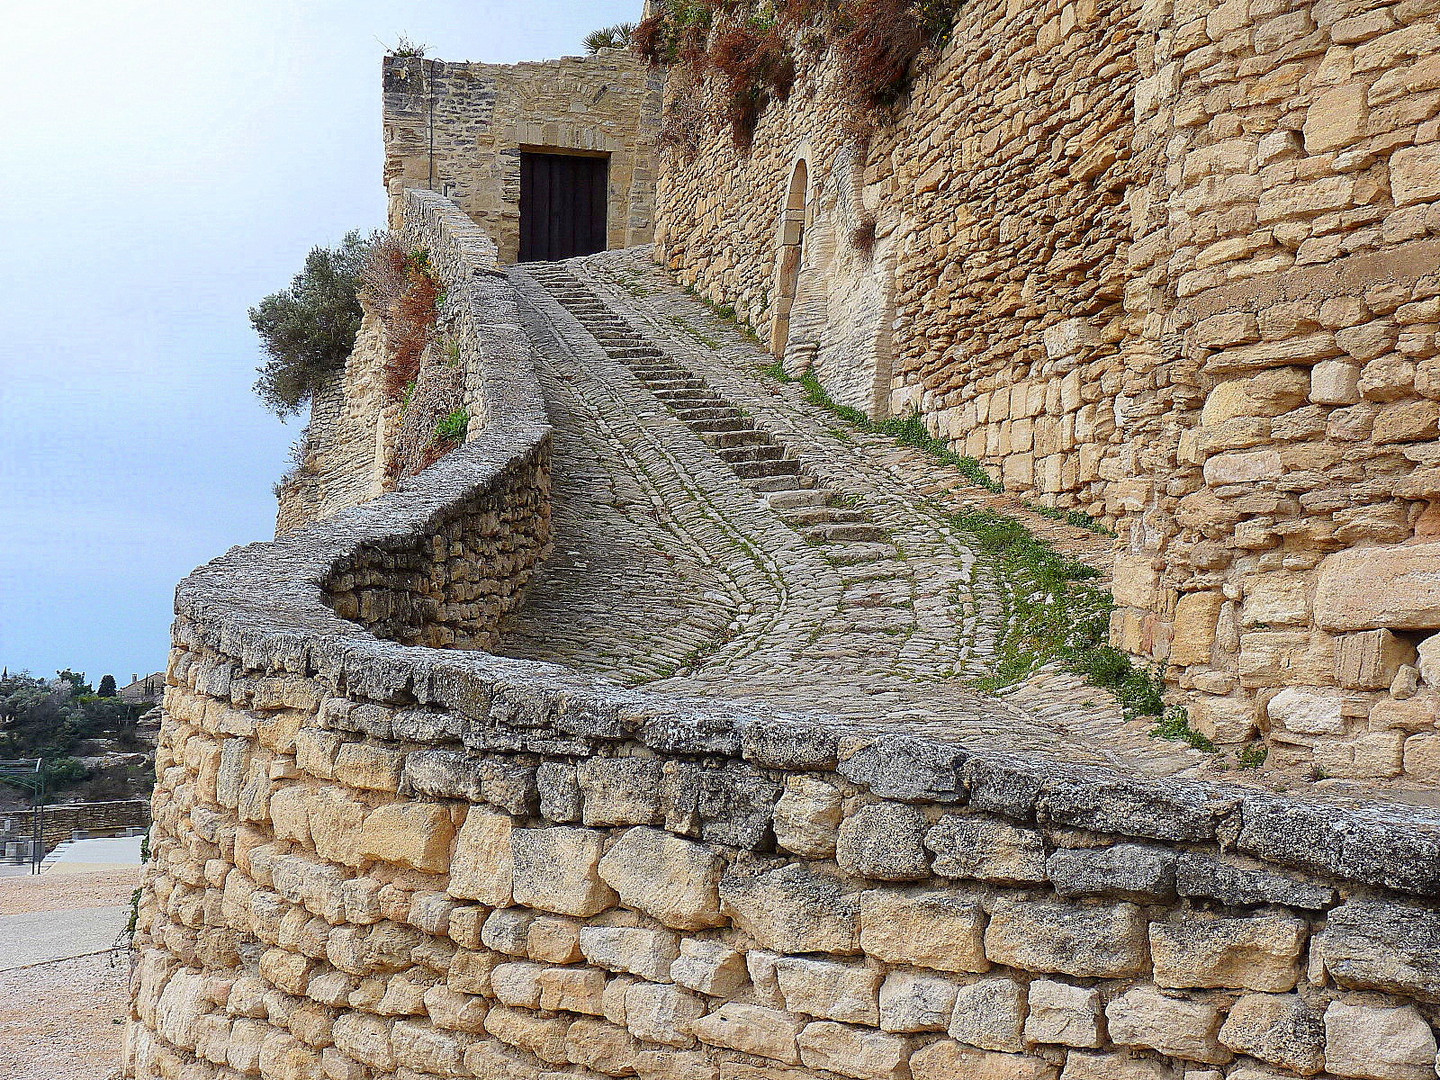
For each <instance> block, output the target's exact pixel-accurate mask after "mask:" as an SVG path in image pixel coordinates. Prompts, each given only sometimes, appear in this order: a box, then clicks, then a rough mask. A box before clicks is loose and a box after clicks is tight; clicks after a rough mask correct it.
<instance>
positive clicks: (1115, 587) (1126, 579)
mask: <svg viewBox="0 0 1440 1080" xmlns="http://www.w3.org/2000/svg"><path fill="white" fill-rule="evenodd" d="M1159 587H1160V572H1159V571H1158V570H1156V569H1155V560H1154V559H1153V558H1152V557H1151V556H1149V555H1126V554H1121V555H1116V556H1115V569H1114V576H1113V578H1112V581H1111V586H1110V591H1111V593H1112V594H1113V595H1114V597H1115V603H1116V604H1117V605H1118V606H1120V607H1133V608H1144V609H1147V610H1152V611H1153V610H1155V608H1156V605H1157V603H1158V601H1159Z"/></svg>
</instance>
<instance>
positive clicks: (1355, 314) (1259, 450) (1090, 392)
mask: <svg viewBox="0 0 1440 1080" xmlns="http://www.w3.org/2000/svg"><path fill="white" fill-rule="evenodd" d="M1437 50H1440V13H1437V12H1436V11H1435V10H1434V6H1433V4H1429V3H1410V2H1401V3H1394V4H1381V3H1368V2H1359V0H1340V2H1335V3H1332V2H1330V0H1296V2H1279V3H1272V2H1269V0H1194V2H1189V0H1146V2H1143V3H1130V2H1128V0H1103V2H1100V3H1095V2H1089V3H1086V2H1062V0H1043V2H1037V3H1028V4H1023V5H1020V4H1013V3H1011V4H1007V3H1002V2H1000V0H979V2H973V3H966V4H965V5H963V6H962V7H961V10H960V15H959V18H958V21H957V24H956V27H955V31H954V33H953V35H952V38H951V41H950V43H949V45H948V46H947V47H946V49H945V51H944V55H943V56H942V57H941V58H940V60H939V62H938V63H937V64H936V65H935V66H934V68H933V69H932V70H930V71H928V72H927V73H925V74H924V75H923V76H922V77H921V78H919V79H918V80H917V82H916V85H915V87H914V90H913V92H912V94H911V95H910V96H909V97H908V98H907V99H906V101H905V103H904V106H903V108H902V109H901V110H900V111H899V113H898V114H897V116H896V117H895V118H894V120H893V122H886V123H883V124H881V125H880V126H879V127H878V128H877V129H876V130H875V131H874V132H873V134H871V135H869V136H867V137H864V138H862V137H860V136H857V135H856V134H855V133H854V130H853V125H850V124H847V123H846V119H845V116H844V114H843V110H842V108H841V106H840V104H839V100H838V99H839V95H838V94H837V93H836V92H835V89H834V86H835V83H836V81H837V79H838V74H839V73H838V71H837V67H836V65H837V64H838V63H840V61H837V60H835V59H834V58H833V57H832V58H828V59H825V60H822V61H820V62H818V63H814V64H811V63H809V62H808V61H807V64H808V66H806V67H805V69H804V70H803V71H802V77H801V82H800V85H799V87H797V90H796V92H795V93H794V94H793V95H792V97H791V98H790V100H789V102H788V103H787V104H785V105H779V104H775V105H772V106H771V107H770V108H769V109H768V110H767V111H766V113H765V115H764V116H763V117H762V119H761V121H760V124H759V127H758V129H757V131H756V136H755V142H754V147H753V149H752V150H751V151H749V152H741V151H738V150H737V149H736V148H735V147H734V146H733V145H731V141H730V135H729V132H728V131H727V130H721V129H719V128H717V127H715V126H714V125H711V126H709V127H706V126H704V125H701V127H700V138H699V143H698V147H697V149H696V152H695V153H694V154H693V155H686V154H685V153H683V152H680V151H671V152H669V153H668V154H667V156H666V157H665V159H664V163H663V166H662V170H661V183H660V186H659V189H658V190H659V195H658V202H657V207H658V209H657V241H658V242H657V254H658V256H659V257H660V258H662V259H663V260H665V261H666V262H667V263H668V265H669V266H670V267H671V268H672V269H674V270H675V271H676V272H677V273H678V274H679V275H680V277H681V278H682V280H684V281H685V282H687V283H691V284H694V285H695V286H696V287H697V288H698V289H699V290H700V291H701V292H702V293H703V294H704V295H705V296H706V297H708V298H709V299H710V300H712V301H714V302H718V303H724V304H730V305H733V306H734V307H735V308H736V310H737V312H738V313H739V315H740V316H741V318H743V319H744V320H745V321H747V322H749V323H750V324H751V325H753V326H755V327H756V328H758V329H759V330H760V331H761V333H762V335H766V334H770V335H772V336H773V337H774V340H775V345H776V348H777V351H779V352H780V353H781V354H783V355H784V357H785V362H786V366H787V368H788V369H789V370H790V371H791V372H792V374H793V373H796V372H798V371H800V370H802V369H803V368H805V367H806V366H807V365H809V366H812V367H813V370H814V371H815V372H816V374H817V375H818V376H819V378H820V380H821V381H822V382H823V383H824V384H825V385H826V386H827V388H829V389H830V391H831V393H832V396H834V397H835V398H836V399H837V400H839V401H841V402H842V403H843V404H848V405H852V406H855V407H858V408H863V409H865V410H867V411H869V412H872V413H885V412H887V411H888V412H890V413H893V414H899V413H902V412H904V411H905V410H907V409H911V408H914V409H916V410H918V411H919V413H920V414H921V415H922V416H923V417H924V418H925V421H926V423H927V425H928V426H929V428H930V430H931V432H932V433H933V434H935V435H937V436H939V437H940V438H942V439H944V440H945V441H946V442H947V443H948V445H949V446H950V447H951V448H952V449H954V450H955V451H957V452H960V453H964V454H969V455H972V456H974V457H976V458H978V459H979V460H981V461H982V462H984V463H985V464H986V465H987V466H988V467H989V468H990V470H991V472H992V473H993V474H994V475H996V476H997V477H999V478H1001V479H1003V481H1004V484H1005V486H1006V488H1007V489H1008V490H1011V491H1014V492H1017V493H1021V494H1024V495H1029V496H1032V497H1035V498H1038V499H1039V500H1040V501H1042V502H1044V503H1046V504H1049V505H1054V506H1059V507H1066V508H1078V509H1080V510H1083V511H1085V512H1087V513H1089V514H1091V515H1093V516H1095V517H1097V518H1100V519H1103V520H1104V521H1106V522H1108V523H1109V524H1111V525H1113V526H1114V527H1115V528H1116V530H1117V531H1118V532H1119V533H1120V545H1119V546H1120V552H1119V558H1118V560H1117V563H1116V572H1115V598H1116V601H1117V611H1116V614H1115V619H1114V622H1113V624H1112V628H1111V637H1112V641H1113V643H1114V644H1115V645H1117V646H1118V647H1120V648H1123V649H1124V650H1126V651H1127V652H1130V653H1132V654H1135V655H1137V656H1142V657H1144V658H1146V659H1147V660H1150V661H1152V662H1156V663H1159V664H1161V665H1165V666H1167V667H1168V669H1169V671H1168V677H1169V680H1170V682H1171V683H1172V684H1173V685H1174V686H1176V687H1177V688H1178V689H1179V690H1180V691H1182V692H1183V694H1182V695H1177V700H1183V701H1184V702H1185V703H1186V704H1187V705H1188V707H1189V709H1190V716H1191V720H1192V722H1193V723H1194V726H1195V727H1196V728H1197V729H1198V730H1199V731H1200V732H1201V733H1202V734H1204V735H1206V736H1207V737H1209V738H1211V739H1212V740H1213V741H1215V742H1216V743H1220V744H1224V745H1229V746H1239V745H1241V744H1243V743H1245V742H1247V741H1249V740H1252V739H1255V738H1257V737H1261V738H1263V739H1264V740H1265V741H1266V743H1267V744H1268V746H1269V750H1270V753H1271V755H1272V761H1273V762H1274V763H1275V764H1279V765H1283V766H1286V767H1292V768H1294V767H1299V768H1309V769H1311V770H1312V771H1313V773H1314V775H1315V776H1316V777H1317V778H1323V777H1341V778H1347V779H1359V780H1369V781H1375V780H1390V779H1393V778H1396V777H1400V776H1402V774H1403V775H1404V776H1405V778H1406V780H1407V781H1409V782H1416V781H1418V782H1420V783H1426V784H1432V783H1434V782H1436V781H1437V780H1440V730H1437V727H1436V724H1437V719H1440V663H1437V661H1436V660H1434V659H1431V660H1428V661H1427V660H1426V656H1427V651H1426V650H1427V648H1428V650H1429V653H1428V655H1430V656H1440V640H1437V638H1436V636H1435V635H1436V631H1440V575H1437V574H1436V573H1435V572H1434V570H1433V567H1434V566H1435V565H1436V562H1437V559H1440V549H1435V548H1433V546H1432V545H1433V544H1434V542H1435V541H1436V539H1437V538H1440V471H1437V470H1440V446H1437V441H1436V437H1437V427H1436V423H1437V417H1440V337H1437V328H1440V272H1437V266H1440V240H1437V239H1436V237H1437V236H1440V67H1437V65H1436V62H1435V59H1434V57H1435V56H1436V55H1437ZM682 78H683V77H682V76H680V75H677V76H676V77H675V78H674V80H672V85H671V98H672V100H673V99H674V98H676V96H677V95H683V94H684V92H685V91H684V88H683V85H682ZM797 178H798V183H799V185H800V190H799V193H798V195H799V197H798V203H797V201H796V198H797V192H796V184H797ZM756 193H759V196H758V198H757V194H756ZM867 237H873V241H874V242H873V247H870V248H868V249H867V248H866V247H865V245H864V244H863V243H862V242H861V241H862V240H864V239H865V238H867ZM787 275H788V276H794V278H795V280H794V283H793V284H789V283H788V281H789V278H788V276H787ZM787 289H788V292H787ZM792 296H793V300H792ZM1427 640H1428V642H1429V644H1428V646H1427ZM1417 649H1418V650H1419V652H1418V654H1417ZM1427 670H1428V671H1429V672H1430V675H1429V676H1428V677H1427V676H1426V671H1427Z"/></svg>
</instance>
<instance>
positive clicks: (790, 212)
mask: <svg viewBox="0 0 1440 1080" xmlns="http://www.w3.org/2000/svg"><path fill="white" fill-rule="evenodd" d="M809 185H810V166H809V164H808V163H807V162H806V160H805V159H804V158H803V157H802V158H800V159H799V160H798V161H796V162H795V168H794V169H793V170H792V171H791V173H790V186H789V188H788V189H787V191H786V194H785V204H784V209H783V210H781V212H780V242H779V244H778V245H777V248H778V254H777V256H776V265H775V317H774V320H773V321H772V323H771V326H770V351H771V352H772V353H773V354H774V355H775V356H776V357H777V358H780V359H783V358H784V356H785V346H786V345H787V344H789V341H790V312H791V310H792V309H793V308H794V306H795V293H796V291H797V289H798V287H799V283H800V268H801V266H802V265H803V263H804V258H805V227H806V214H807V213H808V211H809V204H810V199H809Z"/></svg>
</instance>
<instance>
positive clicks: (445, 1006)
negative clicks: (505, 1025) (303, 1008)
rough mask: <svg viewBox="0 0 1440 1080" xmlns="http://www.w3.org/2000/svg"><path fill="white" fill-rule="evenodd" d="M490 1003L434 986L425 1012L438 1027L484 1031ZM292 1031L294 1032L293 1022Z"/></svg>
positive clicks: (427, 1000)
mask: <svg viewBox="0 0 1440 1080" xmlns="http://www.w3.org/2000/svg"><path fill="white" fill-rule="evenodd" d="M488 1007H489V1003H488V1002H487V1001H486V1000H485V999H484V998H482V997H477V996H475V995H474V994H461V993H457V992H456V991H454V990H452V989H451V988H450V987H448V986H443V985H442V986H432V987H430V988H429V989H428V990H426V991H425V1011H426V1012H427V1013H429V1014H430V1019H431V1021H432V1022H433V1023H434V1024H435V1026H436V1027H441V1028H449V1029H450V1030H452V1031H484V1030H485V1013H486V1011H487V1010H488ZM291 1030H292V1031H293V1030H294V1024H293V1021H292V1024H291Z"/></svg>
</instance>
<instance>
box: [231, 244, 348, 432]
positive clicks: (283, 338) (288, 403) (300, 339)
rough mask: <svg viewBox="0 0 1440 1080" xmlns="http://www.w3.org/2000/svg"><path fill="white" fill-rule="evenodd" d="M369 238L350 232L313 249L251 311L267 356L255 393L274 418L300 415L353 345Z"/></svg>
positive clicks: (253, 322) (336, 369)
mask: <svg viewBox="0 0 1440 1080" xmlns="http://www.w3.org/2000/svg"><path fill="white" fill-rule="evenodd" d="M373 240H374V237H373V236H372V237H369V238H367V237H364V236H362V235H361V234H360V233H359V232H349V233H346V234H345V238H344V240H342V241H341V243H340V246H339V247H337V248H323V247H317V248H313V249H312V250H311V252H310V254H309V255H307V256H306V257H305V266H304V269H302V270H301V271H300V273H298V274H296V275H295V277H294V279H293V280H292V281H291V282H290V287H289V288H288V289H284V290H282V291H281V292H277V293H271V294H270V295H269V296H267V297H265V299H263V300H261V301H260V303H258V304H257V305H255V306H254V307H253V308H251V309H250V324H251V325H252V326H254V327H255V332H256V333H258V334H259V335H260V341H261V343H262V345H263V346H264V349H265V352H266V354H267V355H268V356H269V357H270V359H269V360H268V361H267V362H266V363H265V364H264V365H263V366H261V367H260V368H259V374H260V378H259V379H258V380H256V383H255V393H257V394H258V395H259V396H260V400H261V401H262V402H263V403H264V404H265V407H266V408H267V409H269V410H270V411H271V412H273V413H275V414H276V415H277V416H282V417H283V416H289V415H291V414H292V413H297V412H299V411H300V410H301V409H302V408H303V407H304V406H305V404H306V403H307V402H308V401H309V400H310V398H311V397H312V396H313V395H314V393H315V390H316V388H317V387H318V386H319V385H320V384H321V382H323V381H324V379H325V378H326V376H328V375H330V374H331V373H333V372H335V371H338V370H339V369H340V368H341V367H342V366H344V364H345V360H346V358H347V357H348V356H349V355H350V351H351V350H352V349H353V348H354V347H355V335H356V334H357V333H359V331H360V319H361V312H360V297H359V290H360V270H361V267H362V266H364V264H365V262H366V260H367V259H368V258H369V254H370V247H371V244H372V242H373Z"/></svg>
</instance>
